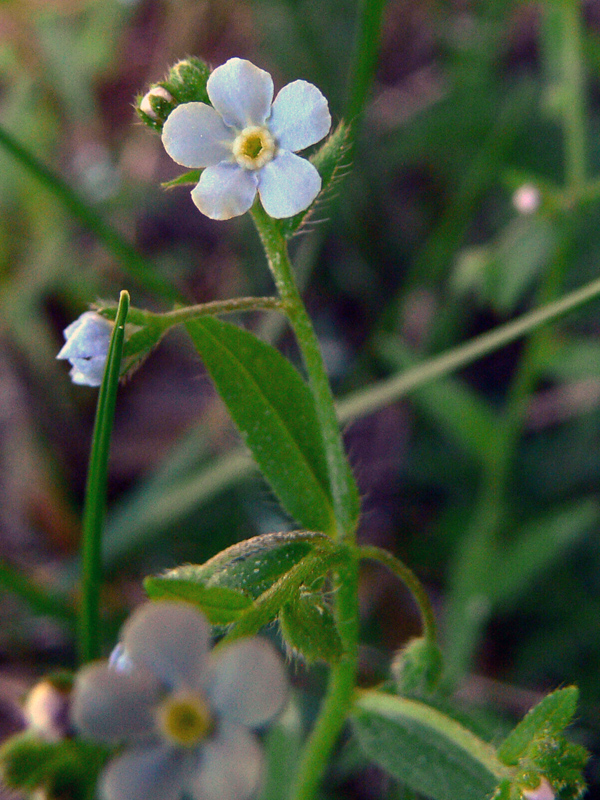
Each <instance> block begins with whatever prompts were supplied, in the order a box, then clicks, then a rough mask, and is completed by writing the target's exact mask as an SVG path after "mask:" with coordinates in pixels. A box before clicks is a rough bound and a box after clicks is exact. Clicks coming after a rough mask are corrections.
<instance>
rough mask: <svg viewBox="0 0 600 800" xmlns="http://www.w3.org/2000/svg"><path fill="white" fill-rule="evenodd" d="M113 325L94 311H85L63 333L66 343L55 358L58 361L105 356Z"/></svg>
mask: <svg viewBox="0 0 600 800" xmlns="http://www.w3.org/2000/svg"><path fill="white" fill-rule="evenodd" d="M112 329H113V325H112V323H111V322H109V320H107V319H104V317H101V316H100V314H97V313H96V312H95V311H86V312H85V313H84V314H82V315H81V316H80V317H79V318H78V319H76V320H75V322H72V323H71V324H70V325H69V326H68V327H67V328H65V330H64V331H63V334H64V337H65V339H66V343H65V344H64V346H63V348H62V349H61V350H60V352H59V354H58V355H57V356H56V357H57V358H60V359H73V358H91V357H92V356H102V355H103V356H105V357H106V354H107V352H108V345H109V343H110V337H111V334H112Z"/></svg>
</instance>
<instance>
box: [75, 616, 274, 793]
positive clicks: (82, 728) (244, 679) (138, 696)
mask: <svg viewBox="0 0 600 800" xmlns="http://www.w3.org/2000/svg"><path fill="white" fill-rule="evenodd" d="M209 641H210V626H209V624H208V622H207V621H206V619H205V618H204V616H203V615H202V614H201V613H200V612H199V611H197V610H196V609H195V608H194V607H193V606H191V605H188V604H185V603H166V602H157V603H146V604H145V605H143V606H141V607H140V608H139V609H138V610H137V611H136V612H135V613H134V614H133V616H132V617H131V618H130V619H129V621H128V622H127V623H126V625H125V627H124V630H123V634H122V637H121V644H122V649H120V650H119V651H118V654H117V657H116V659H115V660H114V663H115V664H116V668H115V667H111V666H109V665H108V664H106V663H102V664H95V665H91V666H88V667H86V668H85V669H84V670H82V671H81V672H80V673H79V675H78V677H77V679H76V682H75V688H74V691H73V705H72V717H73V721H74V724H75V727H76V728H77V729H78V731H79V732H80V733H81V734H82V735H83V736H85V737H88V738H91V739H94V740H96V741H103V742H108V743H114V744H121V743H127V744H129V745H130V746H129V748H128V749H125V750H124V751H123V752H122V753H121V754H120V755H117V756H116V758H114V759H113V760H112V761H111V762H110V763H109V764H108V766H107V767H106V768H105V770H104V771H103V773H102V775H101V778H100V785H99V793H100V797H101V798H102V800H179V798H180V797H181V796H182V795H183V794H184V793H185V795H186V796H189V797H191V798H193V800H247V798H249V797H250V796H251V795H252V794H253V793H254V791H255V790H256V788H257V786H258V784H259V782H260V775H261V763H262V752H261V748H260V745H259V743H258V741H257V739H256V737H255V736H254V734H253V733H252V732H251V731H250V730H249V728H254V727H258V726H260V725H263V724H264V723H265V722H268V721H269V720H270V719H272V718H273V717H274V716H275V714H277V712H278V711H279V710H280V709H281V707H282V705H283V703H284V701H285V698H286V694H287V682H286V677H285V671H284V668H283V663H282V661H281V658H280V656H279V654H278V653H277V652H276V650H275V649H274V648H273V647H272V646H271V645H270V644H269V643H268V642H266V641H265V640H262V639H258V638H254V639H244V640H241V641H238V642H235V643H233V644H231V645H230V646H228V647H227V648H223V649H222V650H220V651H219V652H218V653H211V654H209V652H208V651H209ZM124 655H126V658H124V657H123V656H124Z"/></svg>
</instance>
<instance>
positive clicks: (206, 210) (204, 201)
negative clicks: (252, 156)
mask: <svg viewBox="0 0 600 800" xmlns="http://www.w3.org/2000/svg"><path fill="white" fill-rule="evenodd" d="M257 183H258V176H257V174H256V173H255V172H252V171H251V170H246V169H242V168H241V167H239V166H238V165H237V164H226V163H224V162H223V163H221V164H217V166H216V167H208V169H205V170H204V172H203V173H202V176H201V178H200V183H199V184H198V185H197V186H196V188H195V189H194V190H193V191H192V200H193V201H194V203H195V204H196V205H197V206H198V208H199V209H200V211H201V212H202V213H203V214H206V216H207V217H210V218H211V219H231V218H232V217H239V215H240V214H244V213H245V212H246V211H248V209H249V208H250V206H251V205H252V203H253V202H254V198H255V197H256V185H257Z"/></svg>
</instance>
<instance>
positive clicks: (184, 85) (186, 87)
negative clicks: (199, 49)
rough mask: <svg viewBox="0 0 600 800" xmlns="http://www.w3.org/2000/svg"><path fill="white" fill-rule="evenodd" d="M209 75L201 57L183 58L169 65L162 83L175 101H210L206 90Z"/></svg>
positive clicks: (206, 65)
mask: <svg viewBox="0 0 600 800" xmlns="http://www.w3.org/2000/svg"><path fill="white" fill-rule="evenodd" d="M209 77H210V69H209V68H208V64H206V63H205V62H204V61H202V59H200V58H196V57H191V58H184V59H182V60H181V61H178V62H177V63H176V64H174V65H173V66H172V67H171V69H170V70H169V74H168V75H167V77H166V79H165V83H164V85H165V86H166V87H167V88H168V89H169V90H170V92H171V93H172V95H173V96H174V97H175V98H176V100H177V103H194V102H197V103H210V100H209V99H208V94H207V92H206V82H207V81H208V78H209Z"/></svg>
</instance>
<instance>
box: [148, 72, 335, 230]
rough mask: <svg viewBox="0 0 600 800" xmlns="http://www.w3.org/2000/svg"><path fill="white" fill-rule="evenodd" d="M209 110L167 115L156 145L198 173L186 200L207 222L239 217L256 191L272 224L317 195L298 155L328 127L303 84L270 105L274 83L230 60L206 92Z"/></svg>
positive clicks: (313, 176) (317, 183)
mask: <svg viewBox="0 0 600 800" xmlns="http://www.w3.org/2000/svg"><path fill="white" fill-rule="evenodd" d="M206 90H207V92H208V96H209V98H210V101H211V103H212V106H209V105H207V104H206V103H182V104H181V105H179V106H177V108H175V109H174V110H173V111H172V112H171V113H170V114H169V116H168V118H167V121H166V122H165V125H164V127H163V132H162V140H163V144H164V146H165V149H166V151H167V153H168V154H169V155H170V156H171V158H172V159H173V160H174V161H176V162H177V163H178V164H182V165H183V166H184V167H190V168H194V169H196V168H200V167H206V169H204V171H203V173H202V175H201V177H200V182H199V183H198V185H197V186H196V188H195V189H194V190H193V191H192V199H193V201H194V203H195V204H196V205H197V206H198V208H199V209H200V211H201V212H202V213H203V214H206V216H207V217H210V218H211V219H230V218H231V217H237V216H239V215H240V214H244V213H245V212H246V211H248V209H249V208H250V206H251V205H252V203H253V202H254V198H255V197H256V192H257V191H258V193H259V195H260V199H261V201H262V204H263V206H264V209H265V211H266V212H267V214H269V215H270V216H271V217H278V218H281V217H291V216H293V215H294V214H297V213H298V212H299V211H303V210H304V209H305V208H308V206H309V205H310V204H311V203H312V202H313V200H314V199H315V197H316V196H317V194H318V193H319V191H320V189H321V177H320V175H319V173H318V171H317V169H316V168H315V167H314V166H313V165H312V164H311V163H310V161H307V160H306V159H304V158H301V157H300V156H297V155H295V153H296V152H298V151H299V150H304V149H305V148H306V147H310V145H312V144H315V143H316V142H319V141H320V140H321V139H323V137H324V136H326V135H327V133H328V132H329V129H330V127H331V115H330V113H329V107H328V104H327V100H326V99H325V97H324V96H323V95H322V94H321V92H320V91H319V89H317V87H316V86H313V84H312V83H308V82H307V81H301V80H298V81H294V82H293V83H288V84H287V86H284V87H283V89H282V90H281V91H280V92H279V94H278V95H277V97H276V98H275V101H274V102H273V80H272V78H271V76H270V75H269V73H268V72H265V71H264V70H262V69H259V68H258V67H255V66H254V64H251V63H250V61H245V60H244V59H241V58H230V59H229V61H227V62H226V63H225V64H223V65H222V66H220V67H217V68H216V69H215V70H214V72H212V73H211V75H210V78H209V79H208V83H207V85H206Z"/></svg>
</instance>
